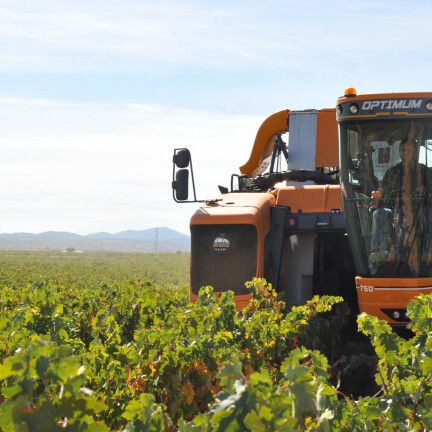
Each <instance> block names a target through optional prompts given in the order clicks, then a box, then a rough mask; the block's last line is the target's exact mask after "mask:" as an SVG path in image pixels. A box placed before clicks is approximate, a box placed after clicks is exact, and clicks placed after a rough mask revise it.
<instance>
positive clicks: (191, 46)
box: [0, 0, 432, 233]
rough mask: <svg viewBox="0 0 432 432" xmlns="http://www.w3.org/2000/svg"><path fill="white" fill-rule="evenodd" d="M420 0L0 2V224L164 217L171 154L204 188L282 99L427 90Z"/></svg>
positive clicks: (114, 224)
mask: <svg viewBox="0 0 432 432" xmlns="http://www.w3.org/2000/svg"><path fill="white" fill-rule="evenodd" d="M431 15H432V4H431V3H430V2H428V1H410V2H409V3H408V2H405V1H373V2H372V1H361V2H359V1H358V2H348V1H333V2H318V1H306V2H294V1H266V2H258V1H248V2H242V1H239V2H228V1H219V2H210V1H208V2H206V1H187V2H185V1H183V2H180V1H158V2H156V1H154V2H145V1H130V0H124V1H122V2H119V1H103V2H102V1H80V0H74V1H59V0H55V1H54V0H40V1H38V2H32V1H20V0H18V1H14V2H10V1H0V115H1V116H2V119H3V120H2V122H0V149H1V150H2V158H1V160H0V182H1V184H3V185H4V186H6V187H3V188H2V190H1V192H0V203H1V205H2V209H3V215H2V219H1V222H0V232H13V231H32V232H38V231H43V230H48V229H56V230H70V231H75V232H81V233H88V232H94V231H119V230H122V229H141V228H148V227H152V226H155V225H166V226H170V227H172V228H175V229H178V230H180V231H183V232H187V231H188V218H189V216H190V214H191V213H192V211H193V209H194V208H195V207H193V206H186V205H183V206H178V205H174V204H173V203H172V202H171V192H170V182H171V178H170V176H171V165H170V159H171V152H172V149H173V148H174V147H176V146H179V147H180V146H189V147H190V148H191V150H192V152H193V157H194V166H195V167H196V177H197V181H198V192H199V194H200V195H201V197H211V196H214V195H215V194H216V185H217V184H218V183H219V184H221V183H222V184H227V183H228V180H229V175H230V174H231V173H232V172H236V171H237V169H238V166H240V165H241V164H243V163H244V162H245V161H246V160H247V158H248V155H249V152H250V149H251V146H252V143H253V139H254V136H255V133H256V130H257V128H258V127H259V125H260V123H261V121H262V120H263V119H264V118H265V117H266V116H268V115H269V114H271V113H272V112H274V111H278V110H280V109H283V108H291V109H304V108H322V107H329V106H333V105H334V102H335V100H336V98H337V96H339V95H340V94H341V93H342V91H343V89H344V88H345V87H347V86H355V87H356V88H357V89H358V91H359V92H361V93H373V92H392V91H427V90H430V89H431V87H430V82H431V78H430V76H431V72H430V70H431V60H430V56H429V54H428V53H429V47H430V41H431V33H430V22H432V20H431V18H432V16H431Z"/></svg>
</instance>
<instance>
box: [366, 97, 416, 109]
mask: <svg viewBox="0 0 432 432" xmlns="http://www.w3.org/2000/svg"><path fill="white" fill-rule="evenodd" d="M422 102H423V100H422V99H393V100H382V101H364V102H363V105H362V107H361V109H362V110H365V111H368V110H396V109H397V110H400V109H419V108H421V105H422Z"/></svg>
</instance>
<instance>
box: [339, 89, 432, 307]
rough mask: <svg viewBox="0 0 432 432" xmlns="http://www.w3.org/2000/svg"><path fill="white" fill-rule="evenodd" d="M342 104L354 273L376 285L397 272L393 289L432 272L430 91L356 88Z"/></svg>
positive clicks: (346, 200) (346, 205)
mask: <svg viewBox="0 0 432 432" xmlns="http://www.w3.org/2000/svg"><path fill="white" fill-rule="evenodd" d="M350 90H353V89H350ZM338 102H339V105H338V106H337V118H338V122H339V146H340V157H341V166H340V180H341V186H342V192H343V198H344V210H345V216H346V224H347V232H348V236H349V238H350V242H351V248H352V253H353V257H354V261H355V265H356V270H357V274H358V275H359V276H360V277H362V278H372V279H371V281H370V283H369V284H368V285H367V288H368V289H371V290H372V291H373V290H374V289H375V290H376V288H374V285H376V283H375V282H376V280H377V279H381V278H387V279H388V278H392V281H391V282H389V284H387V286H390V287H393V288H394V289H402V288H405V289H406V288H407V287H408V285H409V286H411V284H410V283H408V285H407V280H408V279H412V278H431V277H432V265H431V264H432V260H431V258H432V199H431V198H432V197H431V190H432V94H425V93H422V94H390V95H362V96H357V95H356V94H355V91H353V92H351V94H350V93H349V92H348V94H346V95H345V97H344V98H340V99H339V101H338ZM396 279H397V280H396ZM382 280H384V279H382ZM426 282H427V283H426ZM428 282H429V281H426V280H424V287H425V288H430V287H429V286H427V287H426V286H425V285H430V284H429V283H428ZM378 285H379V283H378ZM420 285H421V284H420ZM361 286H362V287H363V288H364V286H365V285H361ZM397 287H401V288H397ZM363 288H362V289H363ZM417 288H419V280H417V282H416V284H415V285H414V286H412V289H413V290H415V289H417ZM378 290H383V287H380V288H378ZM388 298H390V297H388ZM391 298H392V300H393V301H395V299H396V295H393V296H392V297H391ZM368 301H371V296H369V300H368ZM396 315H397V314H396Z"/></svg>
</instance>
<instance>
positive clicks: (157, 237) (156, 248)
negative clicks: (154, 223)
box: [155, 228, 159, 253]
mask: <svg viewBox="0 0 432 432" xmlns="http://www.w3.org/2000/svg"><path fill="white" fill-rule="evenodd" d="M158 250H159V228H155V253H158Z"/></svg>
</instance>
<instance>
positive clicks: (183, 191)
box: [171, 148, 202, 203]
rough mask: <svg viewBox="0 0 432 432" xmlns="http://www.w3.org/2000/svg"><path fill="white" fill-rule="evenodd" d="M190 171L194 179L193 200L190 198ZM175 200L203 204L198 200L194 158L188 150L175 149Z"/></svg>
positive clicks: (173, 187) (172, 185)
mask: <svg viewBox="0 0 432 432" xmlns="http://www.w3.org/2000/svg"><path fill="white" fill-rule="evenodd" d="M189 171H190V174H191V175H190V177H191V179H192V188H193V196H194V198H193V200H188V198H189ZM172 178H173V180H172V184H171V187H172V190H173V198H174V201H176V202H180V203H181V202H202V201H200V200H197V199H196V192H195V180H194V174H193V168H192V157H191V154H190V151H189V150H188V149H187V148H180V149H174V156H173V177H172Z"/></svg>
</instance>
